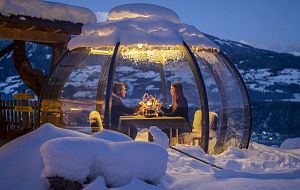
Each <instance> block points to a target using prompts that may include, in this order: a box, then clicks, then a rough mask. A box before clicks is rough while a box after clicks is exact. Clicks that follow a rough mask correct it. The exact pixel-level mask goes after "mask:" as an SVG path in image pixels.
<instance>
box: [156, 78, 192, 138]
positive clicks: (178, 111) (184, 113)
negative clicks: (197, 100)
mask: <svg viewBox="0 0 300 190" xmlns="http://www.w3.org/2000/svg"><path fill="white" fill-rule="evenodd" d="M170 92H171V95H172V106H171V107H170V108H165V107H163V106H161V105H158V106H159V107H160V109H161V110H162V111H163V112H164V113H163V115H164V116H169V117H176V116H180V117H184V118H185V119H186V121H187V123H188V127H187V128H186V129H183V130H180V132H190V122H189V112H188V102H187V99H186V97H185V96H184V94H183V88H182V83H180V82H174V83H173V84H172V85H171V90H170Z"/></svg>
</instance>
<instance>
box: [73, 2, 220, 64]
mask: <svg viewBox="0 0 300 190" xmlns="http://www.w3.org/2000/svg"><path fill="white" fill-rule="evenodd" d="M183 41H185V42H186V43H187V44H188V45H191V46H195V47H200V49H213V50H216V51H219V47H218V46H217V45H216V44H214V43H213V42H212V41H211V40H210V39H208V38H207V37H206V36H205V35H204V34H203V33H201V32H200V31H199V30H198V29H196V28H195V27H194V26H192V25H188V24H185V23H182V22H180V19H179V17H178V16H177V14H176V13H175V12H174V11H172V10H170V9H167V8H164V7H160V6H157V5H150V4H142V3H141V4H127V5H122V6H118V7H116V8H113V9H112V10H111V11H110V12H109V18H108V20H107V21H106V22H102V23H96V24H88V25H84V26H83V28H82V33H81V34H80V35H78V36H76V37H74V38H72V39H71V41H70V42H69V44H68V49H69V50H72V49H75V48H78V47H90V48H96V49H99V48H105V47H114V46H115V45H116V43H118V42H120V44H121V45H124V46H126V47H128V48H129V49H131V50H132V49H135V50H136V51H131V52H128V51H127V50H128V49H127V50H124V48H123V50H124V51H123V52H122V55H123V57H124V55H125V53H126V54H127V55H128V56H129V57H131V58H132V56H134V57H136V58H138V57H139V55H137V52H138V51H139V52H141V51H140V50H141V49H143V50H144V51H145V52H148V53H149V54H151V55H157V54H165V53H166V52H165V53H162V52H160V53H159V52H153V51H152V52H149V51H148V50H149V49H150V51H151V50H153V49H154V48H155V47H154V46H159V48H162V46H164V48H165V49H166V50H169V49H170V48H173V49H175V50H174V51H173V53H170V52H168V53H166V54H167V55H175V56H174V57H175V60H176V59H177V58H178V57H182V56H180V55H179V54H180V53H178V51H179V50H177V48H176V47H175V46H176V45H182V43H183ZM138 44H139V45H143V47H144V48H139V50H138V49H137V48H136V46H137V45H138ZM129 46H134V47H129ZM166 46H167V47H166ZM140 47H141V46H140ZM145 48H146V49H147V51H146V49H145ZM125 51H126V52H125ZM109 52H113V51H111V50H110V51H109ZM107 54H109V53H107ZM169 57H170V56H169ZM134 59H135V58H134ZM138 59H139V58H138ZM158 59H161V58H158ZM172 59H173V58H172ZM156 60H157V59H155V60H152V61H154V62H156ZM135 61H138V60H135ZM163 62H164V61H163Z"/></svg>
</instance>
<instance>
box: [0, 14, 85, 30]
mask: <svg viewBox="0 0 300 190" xmlns="http://www.w3.org/2000/svg"><path fill="white" fill-rule="evenodd" d="M21 16H22V17H24V18H25V19H24V20H20V19H19V18H20V17H21ZM82 25H83V24H81V23H72V22H68V21H57V20H55V21H53V20H48V19H42V18H33V17H30V16H24V15H17V16H16V15H10V16H9V17H7V16H3V15H1V13H0V26H2V27H6V28H19V29H22V30H35V31H46V32H51V33H66V34H73V35H78V34H80V33H81V28H82Z"/></svg>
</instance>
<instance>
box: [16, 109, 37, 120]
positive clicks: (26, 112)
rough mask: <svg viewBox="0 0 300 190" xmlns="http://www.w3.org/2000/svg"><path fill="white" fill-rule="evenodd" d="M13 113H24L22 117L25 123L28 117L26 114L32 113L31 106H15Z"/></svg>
mask: <svg viewBox="0 0 300 190" xmlns="http://www.w3.org/2000/svg"><path fill="white" fill-rule="evenodd" d="M14 110H15V111H17V112H24V113H23V114H22V115H23V117H22V118H23V120H24V121H25V120H26V119H27V118H28V117H27V115H26V114H28V112H32V111H33V109H32V107H31V106H15V109H14Z"/></svg>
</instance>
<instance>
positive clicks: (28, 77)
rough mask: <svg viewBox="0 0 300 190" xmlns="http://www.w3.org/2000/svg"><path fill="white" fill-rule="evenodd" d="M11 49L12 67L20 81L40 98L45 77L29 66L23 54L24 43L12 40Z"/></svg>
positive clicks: (24, 53)
mask: <svg viewBox="0 0 300 190" xmlns="http://www.w3.org/2000/svg"><path fill="white" fill-rule="evenodd" d="M13 49H14V54H13V60H14V65H15V68H16V70H17V71H18V73H19V74H20V77H21V79H22V80H23V82H24V83H25V84H26V85H27V86H28V87H29V88H30V89H31V90H32V91H33V92H34V93H35V94H36V95H37V96H38V97H40V95H41V91H42V87H43V83H44V81H45V79H46V76H44V75H43V73H42V72H41V71H40V70H37V69H34V68H33V67H32V66H31V64H30V62H29V59H28V57H27V55H26V52H25V42H24V41H16V40H14V42H13Z"/></svg>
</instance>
